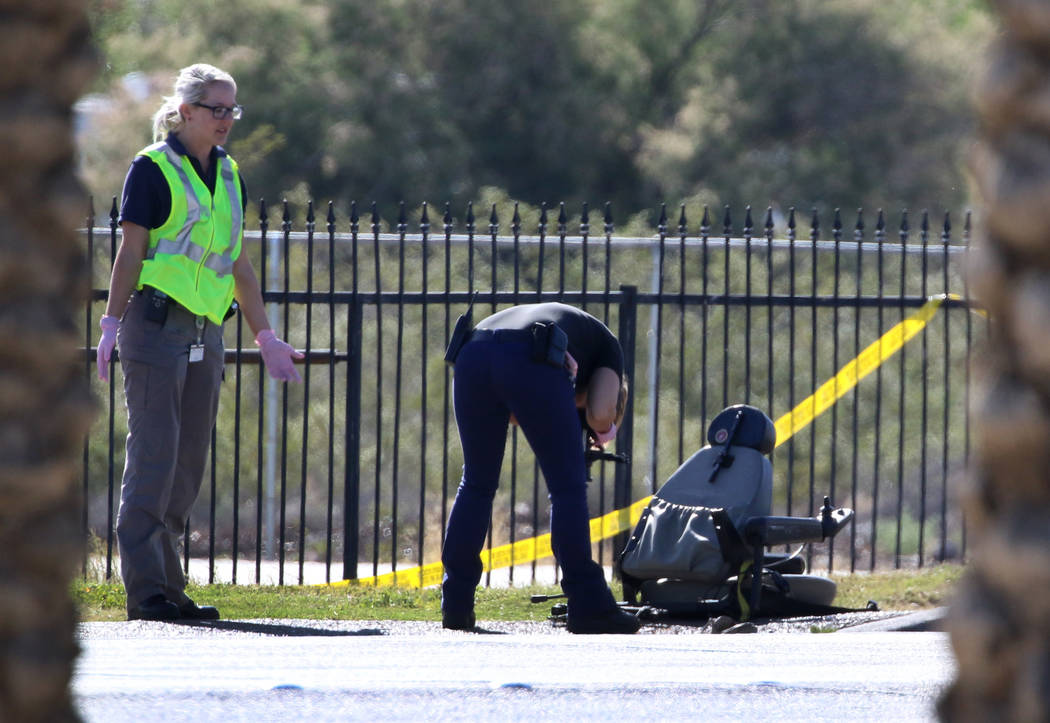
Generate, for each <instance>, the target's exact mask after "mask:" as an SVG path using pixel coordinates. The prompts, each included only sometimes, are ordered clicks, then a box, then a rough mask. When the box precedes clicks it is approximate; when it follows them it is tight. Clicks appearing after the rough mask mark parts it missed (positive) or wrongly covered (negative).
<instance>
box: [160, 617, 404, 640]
mask: <svg viewBox="0 0 1050 723" xmlns="http://www.w3.org/2000/svg"><path fill="white" fill-rule="evenodd" d="M175 624H176V625H182V626H185V627H191V628H206V629H210V630H226V631H230V632H235V633H254V634H256V635H274V636H278V637H300V638H301V637H360V636H369V635H385V634H386V633H384V632H383V631H382V630H380V629H379V628H362V629H360V630H331V629H328V628H315V627H309V626H303V625H287V624H284V623H249V622H243V621H237V620H177V621H175Z"/></svg>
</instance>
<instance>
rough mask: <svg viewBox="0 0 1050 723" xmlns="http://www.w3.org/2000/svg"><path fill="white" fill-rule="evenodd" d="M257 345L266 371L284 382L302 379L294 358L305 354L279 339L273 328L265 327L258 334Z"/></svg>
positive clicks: (300, 357)
mask: <svg viewBox="0 0 1050 723" xmlns="http://www.w3.org/2000/svg"><path fill="white" fill-rule="evenodd" d="M255 345H256V346H258V347H259V352H260V353H261V354H262V358H263V363H264V364H266V371H268V372H270V376H271V377H273V378H274V379H276V380H278V381H282V382H299V381H302V377H300V376H299V371H298V370H297V369H296V368H295V363H294V362H293V361H292V360H293V359H302V358H303V356H304V355H303V354H302V352H298V351H296V350H295V349H293V348H292V346H291V345H290V344H288V343H287V342H284V341H281V340H280V339H278V338H277V335H276V334H274V333H273V329H263V330H262V331H260V332H259V333H258V334H256V335H255Z"/></svg>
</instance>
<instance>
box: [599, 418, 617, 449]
mask: <svg viewBox="0 0 1050 723" xmlns="http://www.w3.org/2000/svg"><path fill="white" fill-rule="evenodd" d="M594 438H595V440H597V442H598V446H599V447H604V446H605V445H607V444H608V443H609V442H611V441H613V440H614V439H616V422H613V423H612V426H610V427H609V428H608V429H607V430H605V431H604V432H595V433H594Z"/></svg>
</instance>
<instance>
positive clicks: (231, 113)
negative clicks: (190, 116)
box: [193, 103, 244, 120]
mask: <svg viewBox="0 0 1050 723" xmlns="http://www.w3.org/2000/svg"><path fill="white" fill-rule="evenodd" d="M193 105H196V106H200V107H201V108H207V109H208V110H210V111H211V117H212V118H214V119H215V120H226V119H227V118H230V117H232V118H233V119H234V120H240V119H241V115H243V114H244V108H242V107H241V106H239V105H235V106H233V107H232V108H230V107H229V106H225V105H205V104H204V103H194V104H193Z"/></svg>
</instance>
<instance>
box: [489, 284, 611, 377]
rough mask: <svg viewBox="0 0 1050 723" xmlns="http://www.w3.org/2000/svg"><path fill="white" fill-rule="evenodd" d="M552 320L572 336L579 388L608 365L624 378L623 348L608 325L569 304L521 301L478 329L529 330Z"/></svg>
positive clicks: (570, 346) (572, 349)
mask: <svg viewBox="0 0 1050 723" xmlns="http://www.w3.org/2000/svg"><path fill="white" fill-rule="evenodd" d="M537 321H549V322H553V323H555V324H557V325H558V326H559V327H561V329H562V331H564V332H565V335H566V336H567V337H569V353H570V354H572V358H573V359H575V360H576V363H577V364H579V368H578V369H577V370H576V388H577V389H585V388H586V387H587V385H588V384H589V383H590V381H591V375H592V374H593V373H594V370H595V369H597V368H598V367H608V368H609V369H612V370H613V371H614V372H616V375H617V376H618V377H620V379H621V380H622V379H623V349H621V348H620V342H619V340H617V338H616V337H615V336H614V335H613V333H612V332H611V331H610V330H609V327H607V326H606V325H605V324H603V323H602V322H601V321H600V320H598V319H596V318H595V317H593V316H591V315H590V314H588V313H587V312H586V311H583V310H581V309H577V308H576V307H574V306H569V305H568V304H561V303H558V302H548V303H544V304H522V305H520V306H512V307H510V308H509V309H504V310H503V311H498V312H496V313H495V314H493V315H492V316H489V317H487V318H485V319H482V320H481V321H480V322H478V324H477V327H476V328H478V329H528V328H529V327H531V326H532V324H533V323H534V322H537Z"/></svg>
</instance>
